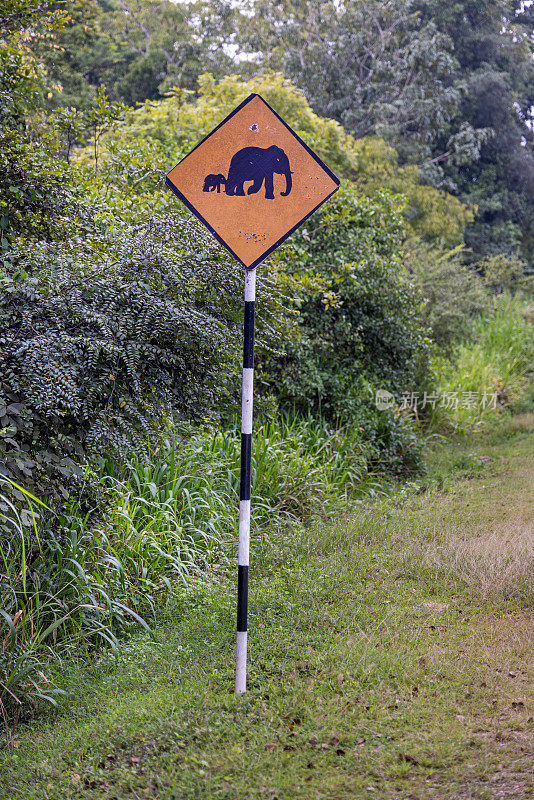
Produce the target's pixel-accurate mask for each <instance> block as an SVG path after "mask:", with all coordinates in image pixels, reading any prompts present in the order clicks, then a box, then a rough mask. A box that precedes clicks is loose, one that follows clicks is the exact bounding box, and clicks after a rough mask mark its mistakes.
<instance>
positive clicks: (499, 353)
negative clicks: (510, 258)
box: [433, 295, 534, 432]
mask: <svg viewBox="0 0 534 800" xmlns="http://www.w3.org/2000/svg"><path fill="white" fill-rule="evenodd" d="M494 303H495V306H494V309H493V311H492V313H491V314H482V315H480V316H479V317H477V318H476V319H475V320H474V321H473V323H472V325H471V331H470V333H471V335H470V338H469V340H467V341H466V342H463V343H460V344H458V345H457V346H456V348H455V350H454V352H453V354H452V357H451V359H450V360H448V359H446V358H444V357H438V358H437V359H436V360H435V362H434V371H435V373H436V381H437V390H438V392H439V393H440V394H441V395H443V394H445V393H448V395H449V398H450V399H449V407H448V408H445V407H443V406H439V407H438V409H437V411H436V413H435V415H434V420H433V424H434V426H438V427H439V426H446V427H448V428H452V429H453V430H457V431H466V432H469V431H471V430H476V429H484V428H486V429H488V428H489V427H495V424H496V422H497V421H498V418H499V416H500V415H502V411H503V410H504V409H508V408H511V407H518V406H519V407H520V406H522V405H523V406H524V405H525V402H526V401H528V402H529V403H530V402H531V401H532V371H533V364H534V326H533V325H532V323H531V321H530V319H529V313H530V309H529V306H528V305H527V304H526V302H525V301H524V300H521V299H520V298H512V297H510V296H508V295H502V296H500V297H498V298H495V300H494ZM470 396H471V398H472V402H470V401H469V398H470ZM523 410H532V407H531V408H530V409H527V408H524V409H523Z"/></svg>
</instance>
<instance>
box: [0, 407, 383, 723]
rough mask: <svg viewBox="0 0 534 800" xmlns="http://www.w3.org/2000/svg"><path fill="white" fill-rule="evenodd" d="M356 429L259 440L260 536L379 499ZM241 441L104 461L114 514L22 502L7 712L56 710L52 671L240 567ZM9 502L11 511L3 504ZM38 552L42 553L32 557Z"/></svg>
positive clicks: (1, 639)
mask: <svg viewBox="0 0 534 800" xmlns="http://www.w3.org/2000/svg"><path fill="white" fill-rule="evenodd" d="M368 459H369V452H368V446H367V445H366V443H365V442H364V441H363V439H362V432H361V430H360V429H359V428H356V427H355V428H344V429H334V428H332V427H331V426H329V425H328V424H327V423H326V422H319V423H318V422H317V421H314V420H311V419H297V420H294V421H292V422H287V421H284V420H278V421H272V422H269V423H266V424H264V425H261V426H258V427H257V430H256V431H255V434H254V445H253V463H252V504H253V524H254V528H255V529H256V530H258V529H265V528H267V527H269V526H278V525H281V524H284V523H288V522H293V521H297V520H309V519H311V517H312V516H313V515H314V514H317V513H319V512H321V513H323V512H324V510H325V508H327V507H328V505H329V504H333V503H334V502H335V501H337V500H338V499H339V497H340V495H342V496H343V497H345V498H347V499H348V498H354V497H357V496H361V495H372V494H376V493H378V492H381V491H382V490H381V488H380V484H379V483H378V482H377V480H376V479H375V478H374V477H373V476H372V474H371V473H370V470H369V463H368ZM239 462H240V436H239V434H238V433H237V432H234V431H220V430H214V429H210V428H206V429H201V430H197V431H196V432H195V433H194V434H193V435H189V436H179V435H177V434H176V433H175V432H173V431H172V430H171V431H169V435H168V436H166V437H163V439H162V441H161V442H160V443H159V444H158V445H157V446H156V447H152V448H149V449H148V451H147V452H146V453H145V454H135V455H133V456H132V457H131V458H130V459H129V460H128V461H127V462H126V463H123V464H118V463H116V462H114V461H111V460H109V459H105V460H102V461H101V463H100V465H99V468H98V470H97V471H96V472H95V473H93V474H92V480H93V481H94V482H95V483H96V484H97V486H98V487H99V489H100V491H101V492H103V494H104V497H105V500H106V506H105V512H104V513H103V514H100V515H99V516H96V517H95V516H93V517H89V516H83V514H82V513H81V511H80V508H79V507H76V506H74V507H73V508H71V510H70V513H69V514H62V515H58V514H52V513H49V512H47V510H46V509H44V508H43V507H42V504H40V501H38V500H37V498H34V497H32V496H31V495H30V494H29V493H23V495H22V496H23V497H25V504H26V507H25V508H22V507H18V506H17V505H16V504H15V503H13V502H11V501H10V500H8V499H7V498H5V502H0V514H2V515H3V517H4V522H5V521H6V520H7V521H8V522H9V524H11V526H12V528H13V533H14V535H13V536H12V537H8V538H7V539H2V540H0V559H1V562H0V563H1V564H2V565H3V566H2V567H1V569H2V574H1V575H0V712H1V713H3V715H4V718H5V719H6V720H7V719H8V718H10V719H13V718H16V717H17V715H18V714H19V712H20V710H21V709H28V708H31V707H35V706H36V705H38V704H39V703H41V702H43V701H47V702H49V703H55V702H56V701H57V694H58V690H57V689H55V688H54V686H53V682H52V680H51V676H50V671H49V666H50V663H51V661H53V660H54V659H61V658H62V657H63V656H64V655H65V654H72V653H73V652H74V651H77V652H79V651H80V649H82V650H83V651H85V652H88V651H89V650H91V649H95V648H99V647H102V646H111V647H114V648H118V647H119V640H120V637H121V635H124V633H125V632H127V631H128V630H129V629H131V628H132V627H133V626H135V625H138V624H143V625H145V627H147V628H148V626H149V625H150V622H151V619H152V618H153V616H154V614H155V612H156V609H157V607H158V606H159V605H160V604H161V602H162V601H164V598H165V595H166V594H168V593H169V592H171V591H173V590H175V587H179V586H184V585H186V584H187V583H188V582H189V581H190V580H191V577H192V576H193V575H195V574H199V573H200V570H202V568H205V567H206V566H207V565H208V563H209V561H210V559H212V558H213V557H214V556H216V557H217V558H223V559H224V558H228V557H229V556H231V555H232V556H233V555H235V550H236V546H237V508H238V499H239V475H240V463H239ZM0 500H1V498H0ZM37 507H39V508H41V509H42V511H43V513H42V514H41V517H39V516H38V515H37V514H36V512H35V509H36V508H37ZM36 543H37V544H36Z"/></svg>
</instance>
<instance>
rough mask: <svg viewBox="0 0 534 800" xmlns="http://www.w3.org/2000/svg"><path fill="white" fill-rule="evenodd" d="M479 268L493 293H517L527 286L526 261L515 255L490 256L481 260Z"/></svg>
mask: <svg viewBox="0 0 534 800" xmlns="http://www.w3.org/2000/svg"><path fill="white" fill-rule="evenodd" d="M477 268H478V269H479V270H480V271H481V272H482V275H483V276H484V277H483V279H484V284H485V285H486V287H487V288H488V290H489V291H490V292H491V293H492V294H502V293H503V292H508V293H516V292H517V291H520V290H521V289H524V288H526V287H527V279H526V278H525V262H524V261H523V260H522V259H520V258H518V257H517V256H514V255H504V254H503V253H501V254H499V255H497V256H489V257H488V258H485V259H483V260H482V261H479V263H478V264H477Z"/></svg>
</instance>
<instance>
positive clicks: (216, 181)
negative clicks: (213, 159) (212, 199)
mask: <svg viewBox="0 0 534 800" xmlns="http://www.w3.org/2000/svg"><path fill="white" fill-rule="evenodd" d="M225 183H226V178H225V177H224V175H221V173H219V174H218V175H206V177H205V178H204V188H203V189H202V191H203V192H214V191H215V190H217V192H218V193H219V194H220V192H221V186H224V185H225Z"/></svg>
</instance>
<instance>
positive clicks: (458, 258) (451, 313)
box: [405, 240, 490, 352]
mask: <svg viewBox="0 0 534 800" xmlns="http://www.w3.org/2000/svg"><path fill="white" fill-rule="evenodd" d="M406 251H407V252H406V260H405V264H406V266H407V268H408V271H409V274H410V279H411V281H412V283H413V284H414V286H415V287H416V288H417V291H418V292H419V294H420V296H421V297H422V298H423V302H424V306H423V314H424V317H425V319H426V320H428V323H429V325H430V328H431V331H432V340H433V342H434V343H435V345H437V347H438V349H440V350H443V351H444V352H450V350H451V347H452V346H453V344H455V343H457V342H459V341H460V340H461V339H465V338H466V337H467V336H468V334H469V332H470V330H471V329H472V321H473V319H474V318H475V317H476V316H477V315H479V314H480V313H481V312H483V311H486V310H488V309H489V304H490V298H489V297H488V294H487V293H486V291H485V287H484V283H483V281H482V280H481V278H480V275H479V273H478V272H477V271H476V270H474V269H472V268H470V267H469V266H467V265H466V264H464V262H463V259H462V252H461V250H460V249H457V250H452V251H448V252H444V251H440V250H436V249H432V248H430V247H428V246H427V245H425V244H424V243H423V242H421V241H418V240H412V241H410V242H409V244H408V246H407V248H406Z"/></svg>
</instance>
